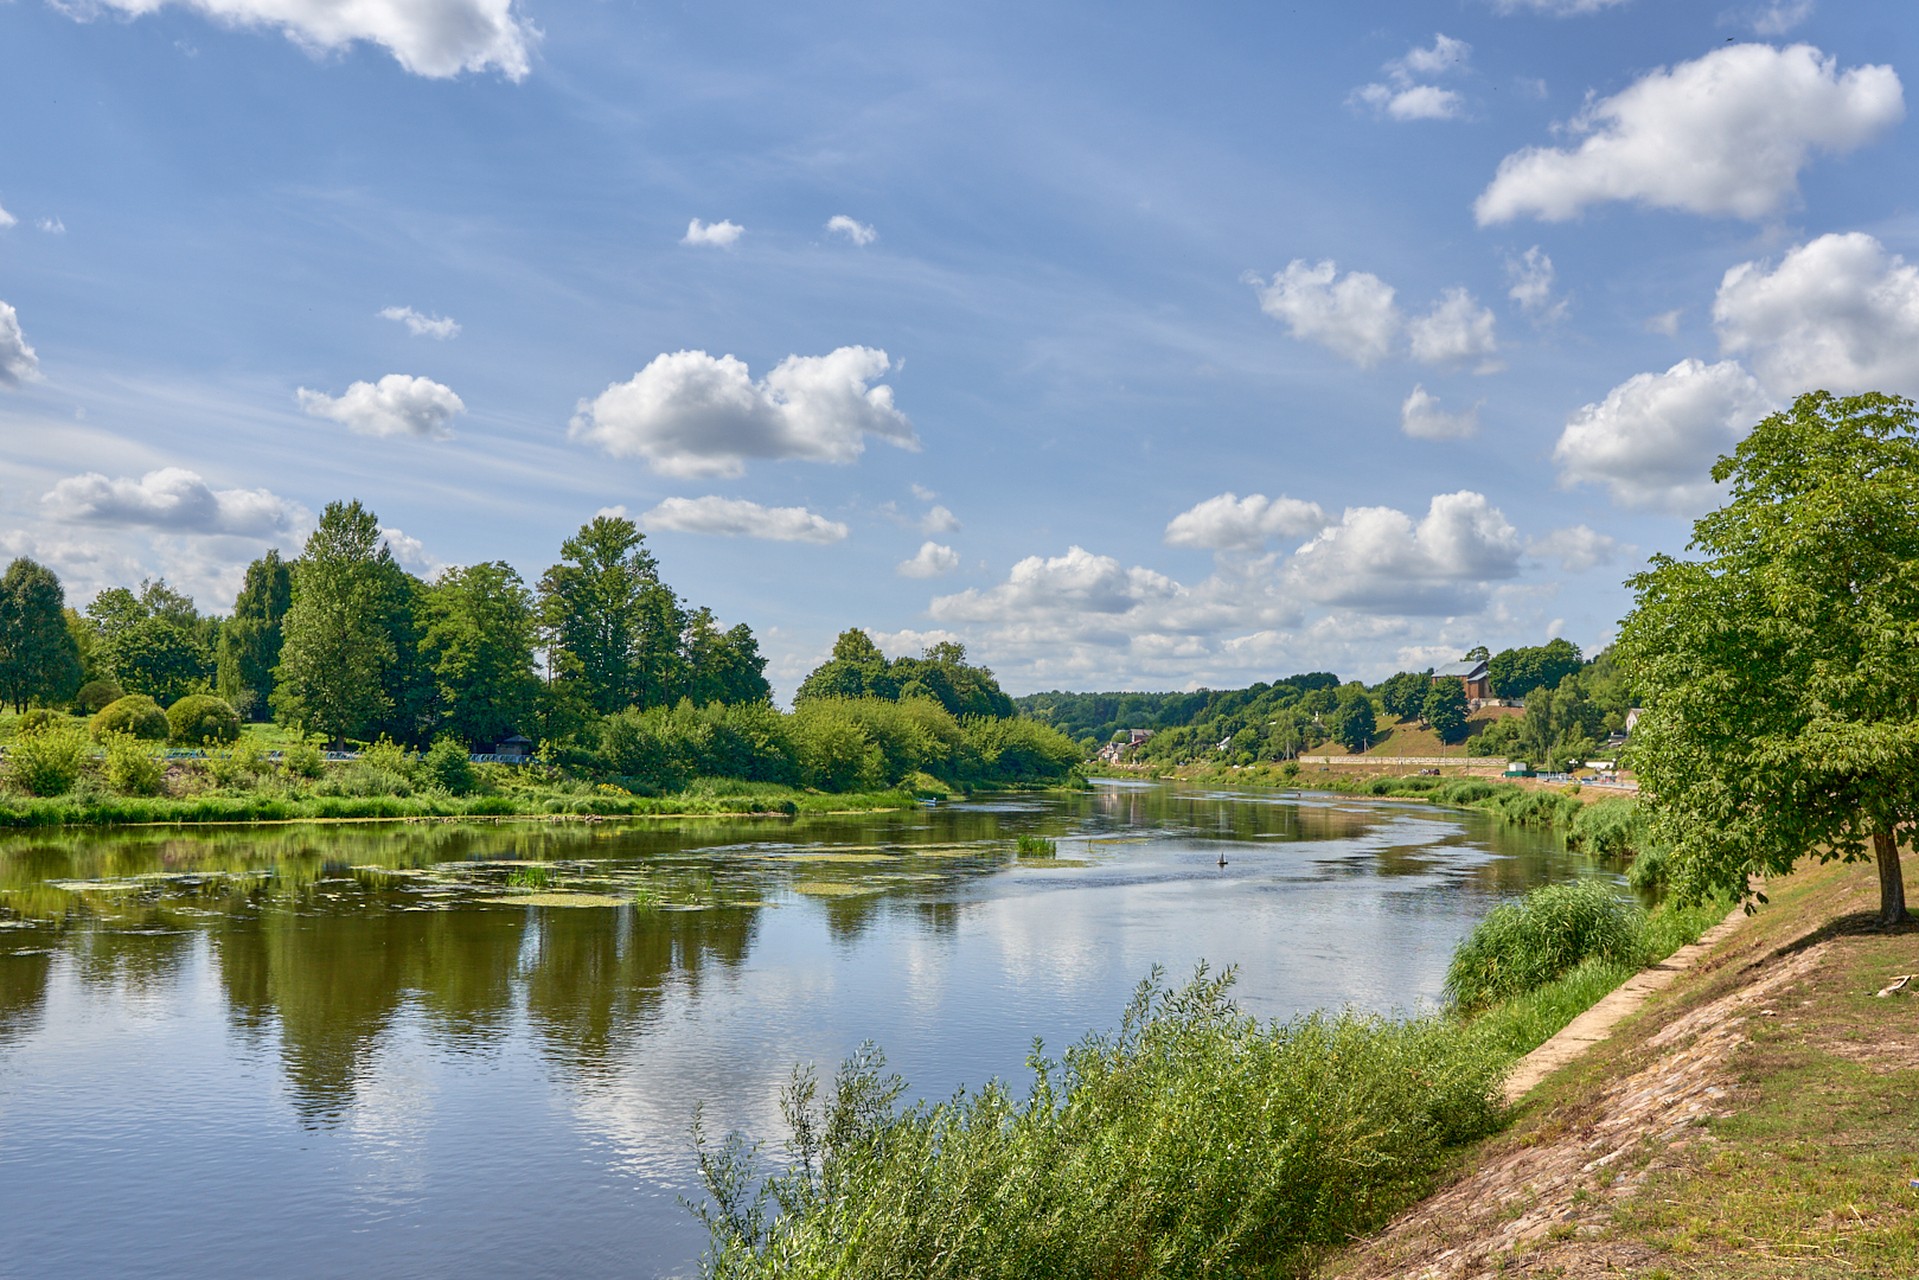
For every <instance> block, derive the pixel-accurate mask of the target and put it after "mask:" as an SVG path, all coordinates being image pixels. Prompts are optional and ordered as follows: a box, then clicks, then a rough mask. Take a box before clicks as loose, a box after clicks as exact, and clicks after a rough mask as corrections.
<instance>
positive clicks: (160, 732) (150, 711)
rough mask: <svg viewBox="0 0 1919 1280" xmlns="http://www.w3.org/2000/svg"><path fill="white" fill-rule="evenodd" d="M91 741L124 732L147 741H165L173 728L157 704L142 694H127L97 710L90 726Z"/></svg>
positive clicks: (101, 740)
mask: <svg viewBox="0 0 1919 1280" xmlns="http://www.w3.org/2000/svg"><path fill="white" fill-rule="evenodd" d="M91 728H92V732H93V736H94V739H95V741H99V742H104V741H106V738H107V736H108V735H109V734H114V733H127V734H132V735H133V736H134V737H136V738H144V739H146V740H147V741H149V742H165V741H166V740H167V738H168V736H169V735H171V734H172V732H173V728H172V726H171V725H170V724H169V723H168V722H167V713H166V712H164V711H162V710H161V709H160V704H159V703H157V702H155V701H154V700H153V699H152V698H149V697H147V696H146V695H145V694H144V693H130V694H128V695H127V696H126V697H124V698H116V699H115V700H114V701H112V702H109V703H108V704H107V705H106V706H104V707H102V708H100V710H99V711H98V712H97V713H95V715H94V717H93V722H92V725H91Z"/></svg>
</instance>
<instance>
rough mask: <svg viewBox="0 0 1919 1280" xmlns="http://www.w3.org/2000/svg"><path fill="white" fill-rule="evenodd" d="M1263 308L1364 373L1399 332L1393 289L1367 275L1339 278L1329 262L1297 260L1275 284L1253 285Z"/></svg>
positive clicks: (1295, 332) (1297, 335) (1254, 282)
mask: <svg viewBox="0 0 1919 1280" xmlns="http://www.w3.org/2000/svg"><path fill="white" fill-rule="evenodd" d="M1249 282H1250V283H1251V284H1252V285H1253V286H1254V288H1255V290H1257V292H1258V294H1259V305H1260V309H1261V310H1262V311H1264V312H1265V313H1266V314H1267V315H1269V316H1272V317H1273V318H1274V319H1275V320H1279V321H1282V322H1284V323H1285V325H1286V328H1287V331H1288V332H1289V333H1291V334H1292V336H1293V337H1295V338H1297V339H1299V340H1300V341H1302V342H1317V343H1319V344H1321V345H1322V346H1325V347H1329V348H1331V349H1332V350H1333V351H1335V352H1337V353H1339V354H1340V355H1342V356H1344V357H1346V359H1348V360H1351V361H1352V362H1353V363H1354V364H1357V365H1359V366H1361V367H1362V368H1365V367H1368V366H1370V365H1374V364H1377V363H1379V361H1380V360H1381V359H1383V358H1384V357H1385V356H1386V355H1387V354H1388V353H1389V352H1390V351H1391V350H1392V346H1393V340H1394V338H1395V337H1396V336H1397V335H1398V333H1399V327H1400V315H1399V308H1398V307H1397V306H1395V305H1394V303H1393V287H1392V286H1391V285H1389V284H1387V283H1386V282H1385V281H1384V280H1381V279H1380V278H1379V277H1378V276H1376V275H1373V274H1371V273H1370V272H1365V271H1349V272H1347V273H1346V274H1345V275H1344V276H1340V275H1339V268H1338V267H1337V266H1336V265H1335V264H1334V263H1333V262H1332V261H1331V260H1330V259H1328V260H1326V261H1322V262H1319V263H1317V264H1313V265H1308V263H1307V262H1306V260H1305V259H1304V258H1295V259H1293V260H1292V261H1291V262H1289V263H1287V264H1286V269H1285V270H1284V271H1282V272H1280V273H1279V274H1277V275H1275V276H1274V277H1273V278H1272V280H1271V282H1267V281H1263V280H1261V279H1259V278H1258V277H1257V276H1255V277H1251V278H1250V281H1249Z"/></svg>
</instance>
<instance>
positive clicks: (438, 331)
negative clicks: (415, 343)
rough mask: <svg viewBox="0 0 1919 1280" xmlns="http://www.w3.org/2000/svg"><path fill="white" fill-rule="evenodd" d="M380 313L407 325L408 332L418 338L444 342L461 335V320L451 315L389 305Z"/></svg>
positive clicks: (386, 317)
mask: <svg viewBox="0 0 1919 1280" xmlns="http://www.w3.org/2000/svg"><path fill="white" fill-rule="evenodd" d="M380 315H381V316H382V317H384V318H385V319H388V320H393V321H397V322H398V323H400V324H403V325H405V326H406V328H407V332H408V333H411V334H412V335H413V336H414V337H416V338H438V339H440V340H441V341H442V342H444V341H445V340H446V339H448V338H457V337H459V336H460V322H459V321H458V320H455V319H454V318H453V317H451V316H429V315H426V314H424V313H422V312H419V311H415V310H414V309H413V308H412V307H387V308H386V309H385V310H383V311H381V312H380Z"/></svg>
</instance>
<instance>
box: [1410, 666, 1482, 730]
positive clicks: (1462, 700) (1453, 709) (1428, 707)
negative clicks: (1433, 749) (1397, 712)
mask: <svg viewBox="0 0 1919 1280" xmlns="http://www.w3.org/2000/svg"><path fill="white" fill-rule="evenodd" d="M1419 713H1420V715H1422V716H1423V717H1425V720H1426V723H1427V724H1429V725H1431V726H1432V728H1433V732H1434V733H1436V734H1438V735H1439V740H1440V741H1441V742H1458V741H1459V740H1460V739H1461V738H1463V737H1465V736H1466V721H1467V718H1468V717H1469V716H1470V715H1471V714H1472V704H1471V703H1469V702H1468V701H1467V700H1466V686H1465V685H1464V684H1461V683H1460V682H1459V681H1457V680H1453V679H1450V678H1448V679H1445V680H1434V681H1432V682H1431V687H1429V688H1428V689H1427V690H1426V697H1425V700H1424V701H1422V702H1421V703H1420V706H1419Z"/></svg>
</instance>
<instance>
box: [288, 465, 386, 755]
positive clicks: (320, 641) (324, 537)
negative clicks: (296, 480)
mask: <svg viewBox="0 0 1919 1280" xmlns="http://www.w3.org/2000/svg"><path fill="white" fill-rule="evenodd" d="M399 573H400V569H399V566H398V565H396V564H394V562H393V553H392V552H391V551H390V550H389V549H388V548H387V546H386V543H385V541H384V540H383V539H382V537H381V534H380V521H379V518H378V517H377V516H375V515H374V514H373V513H372V512H371V511H368V510H367V509H366V508H365V507H363V506H361V505H360V504H359V503H358V502H352V503H343V502H333V503H329V504H327V508H326V511H325V513H324V514H323V515H321V517H320V523H319V525H318V527H317V528H315V529H314V531H313V534H312V536H311V537H309V538H308V539H307V543H306V548H305V550H304V551H303V552H302V553H301V555H300V559H299V562H298V563H297V564H296V565H295V566H294V572H293V595H292V602H291V603H290V604H289V605H288V607H287V612H286V617H285V619H284V620H283V622H282V632H283V637H284V638H283V641H282V644H281V649H280V661H279V664H278V665H277V666H276V667H275V669H274V689H273V706H274V709H275V710H277V711H278V712H279V713H280V715H282V716H283V717H285V719H286V720H287V721H289V722H290V723H292V724H295V725H298V726H301V727H302V728H304V729H308V730H313V731H316V732H319V733H322V734H325V735H326V736H328V737H330V738H332V739H333V740H335V741H336V742H337V741H343V740H344V739H346V738H348V737H351V736H354V735H357V734H359V733H361V732H363V731H365V730H366V729H367V728H368V727H369V726H371V725H373V724H374V722H375V721H377V720H379V719H380V718H381V717H383V716H385V715H386V714H387V713H388V712H390V711H392V709H393V705H394V704H393V698H392V696H391V694H390V693H389V692H388V691H387V689H386V687H385V686H386V684H387V675H388V672H389V671H390V670H391V669H392V668H394V667H395V666H396V665H397V664H398V663H399V661H400V657H401V655H400V651H399V647H398V645H397V644H396V640H395V636H394V634H393V628H392V627H391V626H390V625H389V622H390V619H389V614H390V613H391V608H390V604H389V599H388V597H389V596H390V595H391V594H392V591H391V579H392V578H393V577H394V575H396V574H399Z"/></svg>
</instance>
